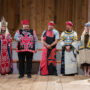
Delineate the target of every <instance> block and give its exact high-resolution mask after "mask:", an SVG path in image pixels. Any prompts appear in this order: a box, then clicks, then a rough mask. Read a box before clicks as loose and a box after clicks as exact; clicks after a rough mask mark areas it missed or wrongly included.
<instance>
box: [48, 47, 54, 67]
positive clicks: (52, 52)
mask: <svg viewBox="0 0 90 90" xmlns="http://www.w3.org/2000/svg"><path fill="white" fill-rule="evenodd" d="M55 55H56V48H54V49H52V51H51V53H50V56H49V58H48V59H50V61H49V62H48V65H49V64H50V63H53V65H54V66H56V58H55ZM53 60H55V61H53Z"/></svg>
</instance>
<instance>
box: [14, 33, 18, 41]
mask: <svg viewBox="0 0 90 90" xmlns="http://www.w3.org/2000/svg"><path fill="white" fill-rule="evenodd" d="M14 39H15V40H16V41H18V40H19V33H18V32H16V33H15V36H14Z"/></svg>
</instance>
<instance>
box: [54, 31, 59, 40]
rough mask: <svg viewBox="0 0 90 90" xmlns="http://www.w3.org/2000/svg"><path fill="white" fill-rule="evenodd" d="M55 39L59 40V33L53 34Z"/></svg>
mask: <svg viewBox="0 0 90 90" xmlns="http://www.w3.org/2000/svg"><path fill="white" fill-rule="evenodd" d="M55 39H59V32H58V31H56V32H55Z"/></svg>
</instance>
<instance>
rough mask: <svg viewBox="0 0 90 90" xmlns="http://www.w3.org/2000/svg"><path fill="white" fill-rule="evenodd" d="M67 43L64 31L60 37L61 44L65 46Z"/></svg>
mask: <svg viewBox="0 0 90 90" xmlns="http://www.w3.org/2000/svg"><path fill="white" fill-rule="evenodd" d="M64 45H65V43H64V32H62V33H61V38H60V46H61V47H63V46H64Z"/></svg>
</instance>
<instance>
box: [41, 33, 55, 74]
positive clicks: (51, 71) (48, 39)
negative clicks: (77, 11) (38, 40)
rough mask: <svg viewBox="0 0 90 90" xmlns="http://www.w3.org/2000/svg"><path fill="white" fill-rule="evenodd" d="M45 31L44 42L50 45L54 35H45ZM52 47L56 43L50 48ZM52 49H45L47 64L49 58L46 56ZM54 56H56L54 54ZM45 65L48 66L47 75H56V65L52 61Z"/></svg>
mask: <svg viewBox="0 0 90 90" xmlns="http://www.w3.org/2000/svg"><path fill="white" fill-rule="evenodd" d="M46 33H47V31H46V32H45V33H44V35H43V37H46V43H47V44H49V45H50V44H52V43H53V42H54V41H55V35H53V37H49V36H47V35H46ZM54 48H56V45H54V46H53V47H52V49H54ZM52 49H48V51H47V65H48V62H49V61H50V60H51V59H48V58H49V56H50V53H51V52H52ZM54 57H55V58H56V55H55V56H54ZM53 61H55V60H53ZM47 67H48V73H49V75H57V70H56V66H54V64H53V63H51V64H49V65H48V66H47Z"/></svg>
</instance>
